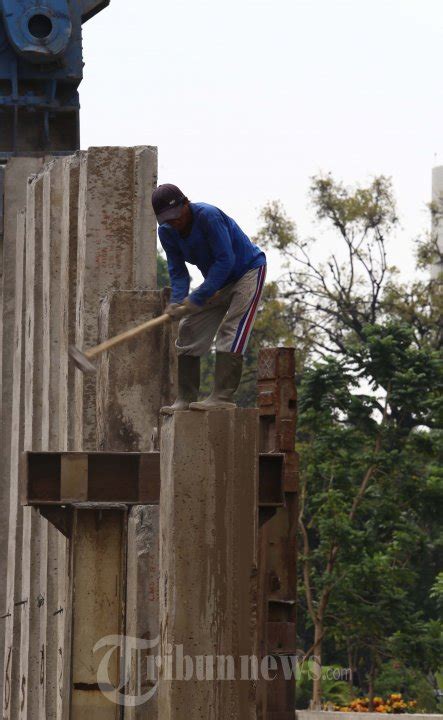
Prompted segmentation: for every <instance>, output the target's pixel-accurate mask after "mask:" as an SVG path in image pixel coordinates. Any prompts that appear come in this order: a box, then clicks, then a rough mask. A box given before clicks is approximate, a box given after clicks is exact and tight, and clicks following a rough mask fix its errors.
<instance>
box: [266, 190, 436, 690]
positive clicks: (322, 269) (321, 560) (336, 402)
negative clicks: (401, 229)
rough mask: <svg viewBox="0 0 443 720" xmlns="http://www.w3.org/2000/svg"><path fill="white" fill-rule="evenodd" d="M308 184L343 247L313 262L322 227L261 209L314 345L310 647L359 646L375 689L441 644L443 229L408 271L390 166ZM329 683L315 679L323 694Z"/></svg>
mask: <svg viewBox="0 0 443 720" xmlns="http://www.w3.org/2000/svg"><path fill="white" fill-rule="evenodd" d="M311 199H312V202H313V205H314V210H315V213H316V215H317V218H318V219H319V220H321V221H323V222H325V223H327V224H328V227H329V229H330V230H331V231H333V232H336V233H337V234H338V237H339V238H341V241H342V243H343V248H344V250H345V253H344V254H343V255H341V256H340V257H339V256H338V255H331V256H330V257H326V258H325V259H324V260H323V262H320V263H317V262H315V261H314V260H313V254H312V252H311V245H312V242H314V241H309V242H308V241H304V240H302V239H300V238H299V236H298V234H297V232H296V227H295V223H293V222H292V221H291V220H290V219H289V218H288V216H287V215H286V212H285V211H284V208H282V207H281V205H279V204H278V203H271V204H269V205H268V206H267V207H266V208H265V209H264V211H263V213H262V216H261V217H262V222H263V223H264V224H263V226H262V228H261V230H260V233H259V237H260V238H261V241H262V242H265V243H267V246H268V247H273V248H275V249H278V250H279V252H280V253H281V256H282V267H283V274H282V277H281V280H280V282H279V289H280V299H281V301H282V302H283V303H286V305H287V308H288V310H290V312H288V313H287V314H286V316H287V323H288V325H289V327H290V328H291V329H292V332H293V337H294V342H295V344H296V347H297V348H298V350H299V356H300V357H301V358H302V361H303V372H302V378H301V386H300V392H299V410H300V416H299V423H298V440H297V449H298V450H299V452H300V461H301V463H300V544H299V547H300V556H299V570H300V591H301V592H300V597H301V608H300V613H299V618H300V634H301V635H302V637H304V638H305V645H306V647H311V646H312V644H313V641H314V630H315V638H316V639H317V644H316V645H315V647H314V650H313V653H314V654H315V655H317V656H318V657H319V658H323V659H324V660H326V661H333V662H337V661H340V662H346V661H348V663H349V665H350V667H352V669H353V671H354V672H355V677H356V681H357V683H358V685H359V686H360V687H361V688H362V689H364V690H365V691H367V692H369V694H370V695H372V694H373V693H374V688H375V685H374V683H375V681H376V678H377V676H378V675H380V673H381V672H382V671H383V668H384V666H385V665H386V663H387V662H389V661H390V659H395V660H396V661H397V662H401V663H403V665H404V667H407V668H409V669H410V670H411V672H412V670H413V671H414V673H416V674H417V677H421V678H423V677H424V676H426V674H427V673H429V672H431V671H432V672H435V671H436V669H437V667H438V657H439V653H441V650H442V639H441V624H440V622H439V614H438V610H439V602H440V601H439V597H440V596H439V594H438V592H439V590H438V588H439V586H438V584H437V585H436V584H435V577H436V574H437V572H438V558H439V554H440V553H441V549H442V538H441V533H440V528H439V514H438V508H439V507H441V501H442V485H443V483H442V477H441V475H442V473H441V455H442V431H441V427H442V400H441V398H442V393H441V389H442V362H441V329H440V327H441V326H440V323H439V318H440V311H441V292H440V288H439V284H438V282H436V281H435V279H432V278H431V274H430V268H429V262H430V261H431V260H432V261H435V257H436V254H435V253H436V249H435V243H433V240H432V239H426V240H425V241H422V242H420V243H419V245H418V248H417V259H418V263H419V268H418V270H419V271H420V270H423V269H425V270H426V275H425V276H420V275H418V277H417V279H415V280H414V282H413V283H410V284H407V283H403V282H400V281H399V278H398V274H397V273H396V271H395V268H393V267H392V266H390V265H389V263H388V259H387V251H386V246H387V239H388V236H389V234H390V233H391V231H392V230H393V229H394V228H395V226H396V224H397V223H398V219H397V213H396V209H395V201H394V197H393V192H392V186H391V182H390V180H389V179H387V178H384V177H380V178H375V179H374V180H373V181H372V182H371V183H370V184H369V185H368V186H367V187H363V188H362V187H357V188H347V187H345V186H343V185H342V184H341V183H337V182H336V181H334V180H333V178H332V177H331V176H327V177H319V178H314V179H313V181H312V185H311ZM279 233H281V237H277V236H278V234H279ZM342 257H346V258H347V259H346V260H342V259H341V258H342ZM283 313H284V309H283ZM300 349H302V350H301V352H300ZM386 690H389V692H395V691H397V690H398V687H396V686H395V684H394V685H393V686H391V687H389V688H386ZM319 691H320V684H319V683H316V684H315V686H314V687H313V694H314V700H315V701H316V702H317V703H318V702H319V695H318V693H319Z"/></svg>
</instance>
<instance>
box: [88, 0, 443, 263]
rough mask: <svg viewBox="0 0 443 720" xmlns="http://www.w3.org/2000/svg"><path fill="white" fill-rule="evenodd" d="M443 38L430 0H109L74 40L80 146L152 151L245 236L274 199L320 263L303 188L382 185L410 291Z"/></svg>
mask: <svg viewBox="0 0 443 720" xmlns="http://www.w3.org/2000/svg"><path fill="white" fill-rule="evenodd" d="M442 30H443V3H442V2H441V0H223V1H222V2H218V3H216V2H214V0H186V2H185V1H182V0H169V1H168V2H165V1H164V0H163V1H162V2H149V1H148V0H111V4H110V6H109V7H108V8H107V9H106V10H104V11H103V12H101V13H100V14H99V15H97V16H96V17H94V18H93V19H92V20H90V21H89V22H88V23H87V24H86V25H85V26H84V56H85V57H84V59H85V64H86V65H85V78H84V81H83V83H82V85H81V87H80V97H81V104H82V113H81V123H82V147H83V148H87V147H90V146H92V145H144V144H147V145H156V146H158V149H159V182H173V183H175V184H177V185H179V186H180V187H181V189H182V190H183V191H184V192H185V194H186V195H187V196H188V197H189V198H190V199H191V200H193V201H204V202H209V203H213V204H214V205H217V206H219V207H221V208H222V209H223V210H224V211H225V212H227V213H228V214H229V215H231V216H232V217H234V218H235V219H236V220H237V222H238V223H239V224H240V225H241V227H242V228H243V229H244V230H245V232H247V233H248V234H249V235H253V234H254V233H255V232H256V230H257V228H258V224H259V219H258V218H259V212H260V209H261V208H262V207H263V206H264V204H265V203H266V202H268V201H270V200H277V199H278V200H280V201H281V202H282V203H283V205H284V206H285V208H286V210H287V212H288V214H289V215H290V217H291V218H293V219H294V220H295V222H296V224H297V228H298V232H299V234H300V235H301V236H303V237H305V236H306V237H307V236H315V237H317V238H318V241H319V242H318V252H319V253H320V254H321V256H322V257H325V258H326V256H327V254H328V252H329V251H330V250H331V249H334V248H335V240H334V238H333V237H332V235H331V234H330V233H328V232H326V231H325V228H324V227H323V226H322V225H319V223H318V222H317V221H315V218H314V214H313V210H312V207H311V205H310V202H309V185H310V178H311V177H312V176H314V175H316V174H319V173H327V172H331V173H332V174H333V176H334V177H335V178H336V179H337V180H341V181H343V182H344V183H345V184H346V185H349V186H352V185H353V184H355V183H360V184H365V183H368V182H370V180H371V178H373V177H374V176H376V175H379V174H384V175H387V176H390V177H392V181H393V184H394V189H395V195H396V198H397V203H398V212H399V215H400V221H401V227H400V228H399V230H398V232H397V234H396V236H395V237H394V238H393V240H392V242H391V245H390V261H391V262H392V263H395V264H396V265H398V267H399V268H400V269H401V271H402V273H404V274H405V276H409V277H411V276H412V275H413V272H414V262H413V239H414V238H416V237H417V236H418V235H419V234H420V233H423V232H424V231H426V230H427V229H428V226H429V219H428V212H427V208H426V204H427V203H428V202H429V200H430V197H431V171H432V167H433V166H435V165H439V164H442V165H443V93H442V84H443V72H442V68H443V43H442ZM278 271H279V259H278V257H276V256H274V257H273V258H272V267H271V275H274V276H277V275H278Z"/></svg>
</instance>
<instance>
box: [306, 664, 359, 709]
mask: <svg viewBox="0 0 443 720" xmlns="http://www.w3.org/2000/svg"><path fill="white" fill-rule="evenodd" d="M335 670H338V671H341V668H340V667H339V666H338V665H324V666H323V667H322V670H321V675H322V693H323V695H322V701H323V702H332V703H335V704H337V705H346V704H347V703H348V702H349V701H350V700H351V697H352V692H351V687H350V685H349V684H348V683H347V682H345V681H344V680H336V679H334V671H335ZM316 672H317V670H316V667H315V663H314V662H313V661H311V660H310V661H305V662H304V663H300V664H299V666H298V668H297V674H296V684H295V701H296V707H297V709H299V710H302V709H305V708H307V707H308V706H309V702H310V699H311V697H312V682H313V676H314V674H315V673H316Z"/></svg>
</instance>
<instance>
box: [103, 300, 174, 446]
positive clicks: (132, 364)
mask: <svg viewBox="0 0 443 720" xmlns="http://www.w3.org/2000/svg"><path fill="white" fill-rule="evenodd" d="M166 304H167V300H166V299H165V297H164V296H163V294H162V293H161V292H159V291H157V290H151V291H149V290H148V291H141V292H128V291H117V292H115V293H112V294H111V295H109V296H107V297H106V298H105V299H104V301H103V302H102V303H101V306H100V323H99V326H100V335H99V338H100V341H104V340H106V339H107V338H110V337H113V336H114V335H117V334H118V333H120V332H123V331H124V330H128V329H130V328H132V327H136V326H137V325H140V324H141V323H142V322H146V320H150V319H151V318H154V317H158V316H159V315H162V313H163V311H164V308H165V305H166ZM173 354H175V353H174V349H173V347H172V342H171V326H170V325H163V326H161V327H158V328H155V330H154V331H151V332H147V333H145V335H141V336H139V337H137V338H135V339H134V340H131V341H130V342H127V343H124V344H123V345H121V346H119V347H117V348H115V349H114V350H112V351H111V352H109V353H105V354H104V355H102V356H101V358H100V359H99V361H98V378H97V398H98V401H97V436H98V437H97V447H98V449H99V450H105V449H107V450H113V451H118V450H121V451H126V452H131V451H133V452H146V451H148V450H150V449H151V435H152V430H153V428H154V427H156V426H157V424H158V412H159V409H160V407H161V406H162V404H165V403H167V402H168V401H169V398H170V386H169V371H170V365H171V359H172V356H173Z"/></svg>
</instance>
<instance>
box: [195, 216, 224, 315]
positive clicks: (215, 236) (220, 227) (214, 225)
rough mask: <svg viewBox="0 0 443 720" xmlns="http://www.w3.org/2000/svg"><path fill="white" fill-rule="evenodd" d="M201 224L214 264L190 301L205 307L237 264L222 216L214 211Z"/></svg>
mask: <svg viewBox="0 0 443 720" xmlns="http://www.w3.org/2000/svg"><path fill="white" fill-rule="evenodd" d="M200 222H201V223H202V227H203V231H204V233H205V236H206V238H207V241H208V243H209V245H210V247H211V250H212V252H213V255H214V263H213V265H212V266H211V268H210V270H209V272H208V274H207V276H206V279H205V281H204V283H202V284H201V285H200V286H199V287H198V288H197V289H196V290H194V292H193V293H191V294H190V296H189V298H190V300H191V301H192V302H193V303H195V304H196V305H203V304H204V303H205V302H206V300H208V299H209V298H210V297H212V295H215V293H216V292H217V291H218V290H220V288H222V287H223V286H224V285H225V283H226V280H227V279H228V277H229V275H230V273H231V272H232V269H233V267H234V264H235V255H234V251H233V249H232V242H231V236H230V234H229V231H228V228H227V227H226V223H225V221H224V219H223V216H222V214H221V213H220V212H219V211H218V210H216V209H214V211H211V212H210V213H207V214H205V215H204V216H203V217H201V219H200Z"/></svg>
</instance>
